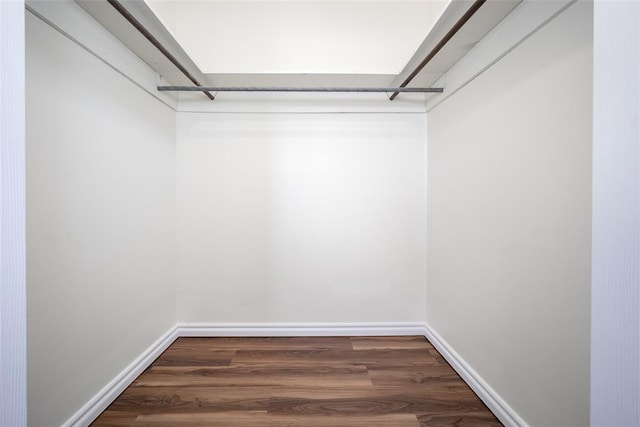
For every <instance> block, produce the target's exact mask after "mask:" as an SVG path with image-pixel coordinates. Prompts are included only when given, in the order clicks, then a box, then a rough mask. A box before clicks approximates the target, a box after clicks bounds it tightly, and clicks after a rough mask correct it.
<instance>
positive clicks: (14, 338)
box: [0, 0, 27, 427]
mask: <svg viewBox="0 0 640 427" xmlns="http://www.w3.org/2000/svg"><path fill="white" fill-rule="evenodd" d="M24 169H25V168H24V2H23V1H18V0H14V1H5V2H0V425H2V426H16V427H17V426H24V425H26V424H27V388H26V383H27V363H26V362H27V361H26V359H27V355H26V338H25V336H26V327H27V321H26V320H27V306H26V295H25V292H26V286H25V219H24V215H25V196H24V174H25V170H24Z"/></svg>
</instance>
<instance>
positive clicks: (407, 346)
mask: <svg viewBox="0 0 640 427" xmlns="http://www.w3.org/2000/svg"><path fill="white" fill-rule="evenodd" d="M351 342H352V344H353V349H354V350H385V349H386V350H416V349H417V350H425V351H428V350H429V348H432V346H431V344H429V341H427V340H426V339H425V338H424V337H353V338H351Z"/></svg>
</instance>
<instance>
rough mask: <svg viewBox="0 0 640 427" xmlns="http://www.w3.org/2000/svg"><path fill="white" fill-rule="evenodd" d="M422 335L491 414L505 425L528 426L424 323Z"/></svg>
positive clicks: (511, 426)
mask: <svg viewBox="0 0 640 427" xmlns="http://www.w3.org/2000/svg"><path fill="white" fill-rule="evenodd" d="M424 336H425V337H426V338H427V339H428V340H429V342H430V343H431V344H432V345H433V346H434V347H435V348H436V350H438V352H440V354H441V355H442V357H444V358H445V359H446V360H447V362H449V364H450V365H451V366H452V367H453V369H455V370H456V372H457V373H458V375H460V376H461V377H462V379H463V380H464V381H465V382H466V383H467V385H468V386H469V387H471V389H473V391H474V392H475V393H476V394H477V395H478V397H480V399H481V400H482V401H483V402H484V403H485V405H487V407H488V408H489V409H490V410H491V412H493V414H494V415H495V416H496V417H497V418H498V419H499V420H500V421H501V422H502V423H503V424H504V425H505V426H507V427H528V425H527V423H526V422H525V421H524V420H523V419H522V418H521V417H520V416H519V415H518V413H517V412H516V411H514V410H513V408H511V407H510V406H509V405H508V404H507V402H505V401H504V400H503V399H502V398H501V397H500V395H498V393H496V391H495V390H494V389H492V388H491V386H489V384H487V383H486V382H485V381H484V380H483V379H482V377H481V376H480V375H478V373H477V372H476V371H474V370H473V368H471V366H469V364H468V363H467V362H465V361H464V359H463V358H462V357H461V356H460V355H459V354H458V353H457V352H456V351H455V350H454V349H453V348H452V347H451V346H450V345H449V344H448V343H447V342H446V341H445V340H444V339H443V338H442V337H441V336H440V335H439V334H438V333H437V332H436V331H435V330H433V329H432V328H431V327H430V326H429V325H427V324H425V334H424Z"/></svg>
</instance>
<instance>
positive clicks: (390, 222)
mask: <svg viewBox="0 0 640 427" xmlns="http://www.w3.org/2000/svg"><path fill="white" fill-rule="evenodd" d="M177 141H178V144H177V159H178V160H177V174H178V175H177V176H178V183H177V206H178V236H177V241H178V252H177V254H178V290H177V295H178V320H179V321H181V322H243V323H253V322H282V323H300V322H318V323H320V322H322V323H332V322H376V323H380V322H408V321H423V320H424V316H425V313H424V303H423V301H424V281H425V264H426V261H425V247H426V236H425V226H426V224H425V223H426V221H425V219H424V218H425V214H426V197H425V172H426V171H425V165H426V159H425V144H426V120H425V115H424V113H422V114H420V113H392V114H380V113H350V114H338V113H311V114H291V113H272V114H252V113H229V114H220V113H179V114H178V138H177Z"/></svg>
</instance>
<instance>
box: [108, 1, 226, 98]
mask: <svg viewBox="0 0 640 427" xmlns="http://www.w3.org/2000/svg"><path fill="white" fill-rule="evenodd" d="M107 2H108V3H109V4H110V5H111V6H113V8H114V9H115V10H117V11H118V13H120V15H122V17H123V18H124V19H126V20H127V21H128V22H129V23H130V24H131V25H132V26H133V27H134V28H135V29H136V30H138V32H139V33H140V34H142V35H143V36H144V37H145V38H146V39H147V40H149V42H150V43H151V44H152V45H153V46H154V47H155V48H156V49H158V50H159V51H160V53H162V54H163V55H164V56H165V58H167V59H168V60H169V61H170V62H171V63H172V64H173V65H174V66H175V67H176V68H177V69H178V70H180V72H181V73H182V74H184V75H185V76H186V77H187V78H188V79H189V80H191V82H192V83H193V84H195V85H198V86H200V82H199V81H198V79H196V78H195V77H194V76H193V75H192V74H191V73H190V72H189V71H188V70H187V69H186V68H185V66H184V65H182V64H181V63H180V61H178V60H177V59H176V57H175V56H173V55H172V54H171V52H169V51H168V50H167V48H165V47H164V46H163V45H162V43H160V41H158V39H156V38H155V37H154V36H153V34H151V33H150V32H149V30H147V29H146V28H145V27H144V25H142V23H141V22H140V21H138V20H137V19H136V18H135V17H134V16H133V15H132V14H131V13H130V12H129V11H128V10H127V9H126V8H125V7H124V6H123V5H122V4H121V3H120V2H119V1H118V0H107ZM202 92H203V93H204V94H205V95H206V96H207V98H209V99H210V100H212V101H213V100H214V96H213V95H211V94H210V93H209V92H207V91H205V90H203V91H202Z"/></svg>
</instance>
